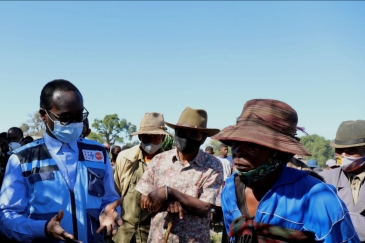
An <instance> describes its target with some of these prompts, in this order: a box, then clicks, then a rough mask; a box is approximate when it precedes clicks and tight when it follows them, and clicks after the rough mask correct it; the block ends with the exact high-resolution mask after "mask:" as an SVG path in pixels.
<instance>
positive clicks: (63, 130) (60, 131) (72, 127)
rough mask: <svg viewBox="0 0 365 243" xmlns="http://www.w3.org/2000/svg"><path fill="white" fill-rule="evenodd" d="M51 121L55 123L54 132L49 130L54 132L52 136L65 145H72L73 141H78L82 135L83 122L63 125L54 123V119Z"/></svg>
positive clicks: (57, 122) (58, 122)
mask: <svg viewBox="0 0 365 243" xmlns="http://www.w3.org/2000/svg"><path fill="white" fill-rule="evenodd" d="M50 119H51V121H53V124H54V125H53V131H51V129H50V128H49V126H48V124H47V126H48V129H49V130H50V131H51V132H52V134H53V135H54V136H55V137H56V138H57V139H58V140H59V141H61V142H63V143H71V142H73V141H76V140H77V139H78V138H79V137H80V135H81V133H82V129H83V127H84V123H83V122H77V123H70V124H68V125H62V124H61V123H60V121H54V120H52V118H50Z"/></svg>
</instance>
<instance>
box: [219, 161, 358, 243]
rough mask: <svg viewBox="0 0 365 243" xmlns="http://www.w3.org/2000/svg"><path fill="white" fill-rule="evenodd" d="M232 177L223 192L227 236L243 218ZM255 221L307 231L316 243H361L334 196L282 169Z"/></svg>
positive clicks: (318, 184) (304, 176) (302, 176)
mask: <svg viewBox="0 0 365 243" xmlns="http://www.w3.org/2000/svg"><path fill="white" fill-rule="evenodd" d="M235 175H236V173H235V174H234V175H232V176H231V177H229V178H228V179H227V180H226V185H225V187H224V188H223V192H222V209H223V217H224V223H225V227H226V230H227V232H229V228H230V226H231V223H232V221H233V220H234V219H236V218H238V217H240V216H242V214H241V211H240V209H239V207H240V205H238V204H237V199H236V198H237V196H236V186H235V182H234V180H235V179H234V178H235ZM254 221H256V222H259V223H267V224H271V225H278V226H282V227H285V228H288V229H294V230H300V231H310V232H312V233H313V234H314V236H315V241H319V242H324V243H332V242H354V243H355V242H356V243H357V242H360V240H359V237H358V236H357V234H356V232H355V229H354V226H353V224H352V221H351V218H350V215H349V211H348V209H347V208H346V205H345V204H344V203H343V201H341V200H340V199H339V197H338V196H337V195H336V192H334V191H333V189H332V188H331V187H330V186H329V185H327V184H326V183H323V182H322V181H320V180H318V179H316V178H314V177H312V176H310V175H309V174H308V173H306V172H303V171H300V170H296V169H292V168H288V167H284V166H283V167H282V171H281V174H280V176H279V178H278V179H277V181H276V182H275V184H274V185H273V186H272V188H271V189H270V190H269V191H268V192H267V193H266V194H265V196H264V197H263V198H262V199H261V201H260V203H259V205H258V207H257V210H256V215H255V218H254Z"/></svg>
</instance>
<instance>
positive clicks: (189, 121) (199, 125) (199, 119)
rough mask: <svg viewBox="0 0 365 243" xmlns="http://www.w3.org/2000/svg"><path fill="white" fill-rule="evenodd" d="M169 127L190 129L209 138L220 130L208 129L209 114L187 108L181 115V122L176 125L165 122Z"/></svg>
mask: <svg viewBox="0 0 365 243" xmlns="http://www.w3.org/2000/svg"><path fill="white" fill-rule="evenodd" d="M165 123H166V125H167V126H169V127H171V128H173V129H175V128H188V129H194V130H198V131H201V132H204V133H206V134H207V135H208V136H213V135H215V134H217V133H218V132H219V131H220V130H219V129H216V128H207V123H208V114H207V112H206V111H205V110H202V109H192V108H190V107H186V108H185V110H184V111H183V112H182V113H181V115H180V118H179V121H178V122H177V123H176V124H172V123H169V122H165Z"/></svg>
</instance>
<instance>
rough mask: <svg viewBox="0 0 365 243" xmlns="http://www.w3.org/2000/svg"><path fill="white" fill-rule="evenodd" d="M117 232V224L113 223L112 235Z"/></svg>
mask: <svg viewBox="0 0 365 243" xmlns="http://www.w3.org/2000/svg"><path fill="white" fill-rule="evenodd" d="M117 232H118V225H117V224H114V225H113V231H112V235H115V234H116V233H117Z"/></svg>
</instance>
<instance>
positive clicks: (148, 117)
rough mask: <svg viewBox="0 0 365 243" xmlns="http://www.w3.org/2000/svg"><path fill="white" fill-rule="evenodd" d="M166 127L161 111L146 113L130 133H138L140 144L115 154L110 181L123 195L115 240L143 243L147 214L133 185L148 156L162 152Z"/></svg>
mask: <svg viewBox="0 0 365 243" xmlns="http://www.w3.org/2000/svg"><path fill="white" fill-rule="evenodd" d="M166 130H167V129H166V127H165V121H164V117H163V115H162V114H161V113H157V112H150V113H146V114H145V116H144V117H143V119H142V121H141V125H140V129H139V130H138V131H137V132H135V133H132V134H131V136H134V135H138V138H139V140H140V141H141V143H140V144H139V145H136V146H134V147H132V148H129V149H126V150H123V151H121V152H120V153H119V154H118V157H117V161H116V164H115V173H114V181H115V185H116V189H117V191H118V192H119V194H120V195H123V197H124V201H123V213H122V218H123V221H124V224H123V225H122V226H121V227H119V230H118V233H117V235H116V236H114V238H113V240H114V241H115V242H116V243H130V242H138V243H143V242H147V237H148V232H149V229H150V221H151V214H150V213H149V212H146V211H143V210H141V207H140V201H141V194H140V193H139V192H138V191H136V190H135V186H136V184H137V183H138V181H139V180H140V179H141V177H142V174H143V173H144V171H145V170H146V168H147V166H148V164H150V161H151V159H152V158H153V157H154V156H155V155H157V154H159V153H161V152H162V151H163V149H162V142H163V141H164V139H165V136H171V135H170V134H169V133H168V132H166Z"/></svg>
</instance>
